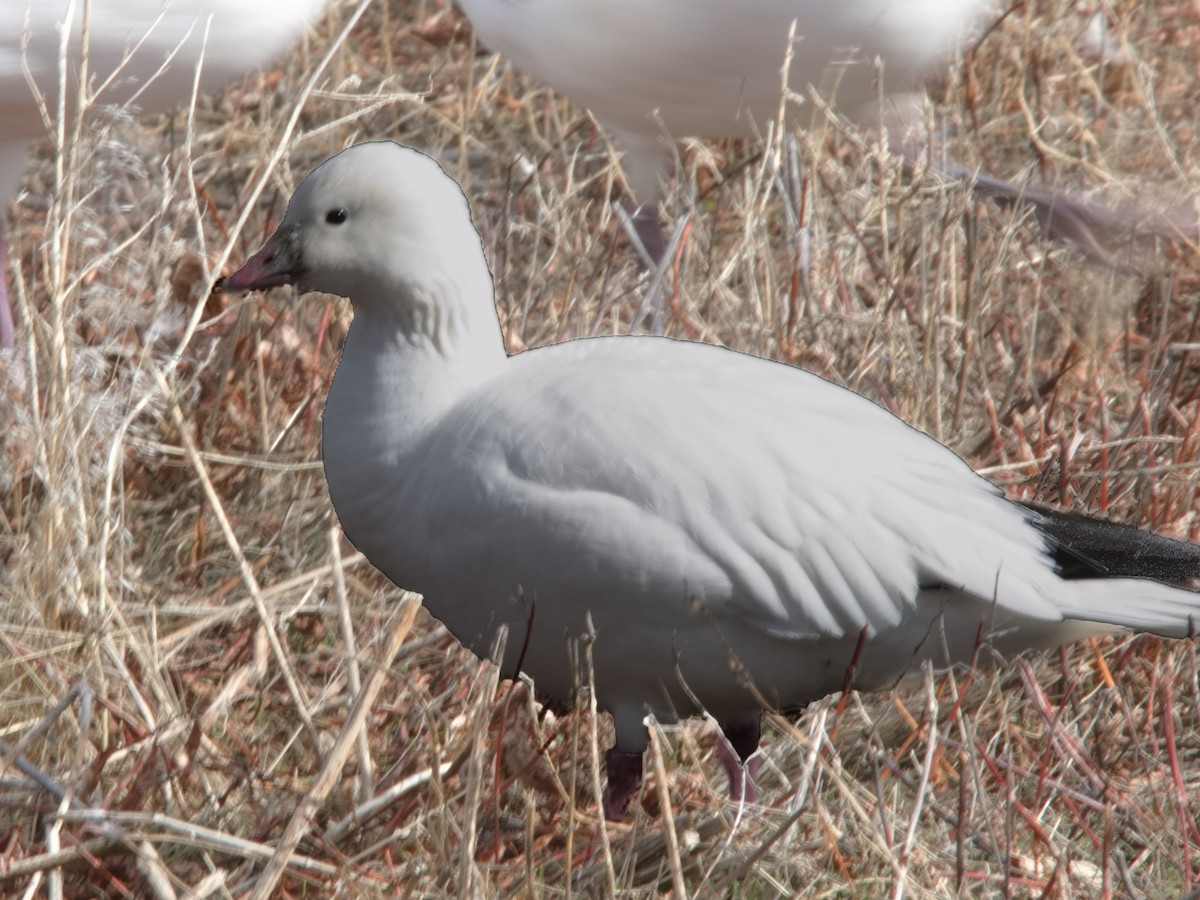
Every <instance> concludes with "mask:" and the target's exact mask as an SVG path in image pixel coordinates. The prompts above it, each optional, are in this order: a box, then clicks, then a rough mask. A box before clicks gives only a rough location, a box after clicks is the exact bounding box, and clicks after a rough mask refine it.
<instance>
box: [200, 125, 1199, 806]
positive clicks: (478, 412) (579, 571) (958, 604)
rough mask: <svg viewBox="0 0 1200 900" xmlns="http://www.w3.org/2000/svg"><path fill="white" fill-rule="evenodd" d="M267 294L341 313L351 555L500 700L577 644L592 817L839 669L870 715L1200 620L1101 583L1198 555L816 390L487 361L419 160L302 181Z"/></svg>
mask: <svg viewBox="0 0 1200 900" xmlns="http://www.w3.org/2000/svg"><path fill="white" fill-rule="evenodd" d="M284 284H295V285H297V287H298V289H299V290H300V291H301V292H304V291H325V292H328V293H332V294H339V295H341V296H344V297H348V298H350V300H351V302H352V303H353V306H354V313H355V315H354V320H353V324H352V325H351V327H350V331H349V334H348V335H347V338H346V346H345V350H344V353H343V356H342V361H341V364H340V366H339V367H338V370H337V374H336V376H335V377H334V380H333V384H332V386H331V388H330V391H329V399H328V403H327V404H326V407H325V419H324V446H323V455H324V465H325V474H326V478H327V479H328V482H329V494H330V497H331V498H332V500H333V504H334V507H335V509H336V510H337V514H338V517H339V518H340V520H341V523H342V526H343V528H344V529H345V532H346V534H347V536H348V537H349V538H350V540H351V541H352V542H353V543H354V544H355V546H357V547H358V548H359V549H360V550H362V551H363V552H364V553H365V554H366V555H367V557H368V558H369V559H370V560H371V562H372V563H374V564H375V565H376V566H377V567H378V568H379V569H381V570H382V571H383V572H384V573H385V574H387V575H388V577H389V578H391V579H392V580H393V581H394V582H395V583H396V584H398V585H402V586H404V587H406V588H410V589H413V590H417V591H421V592H422V593H423V594H424V596H425V602H426V604H427V606H428V608H429V610H430V612H431V613H433V615H435V616H436V617H437V618H439V619H440V620H441V621H442V622H444V623H445V624H446V626H447V627H448V628H449V629H450V631H451V632H453V633H454V635H455V636H456V637H457V638H458V639H459V640H461V641H462V642H463V643H464V644H465V645H467V646H468V647H470V648H471V649H472V650H474V651H475V652H476V653H478V654H479V655H481V656H487V655H488V654H489V653H490V652H491V650H492V647H493V642H494V641H495V639H496V635H497V631H498V629H499V628H500V627H501V626H504V627H506V628H507V630H508V636H507V643H506V644H505V647H504V653H503V659H502V661H501V665H502V667H503V671H504V673H505V674H507V675H510V676H511V675H513V674H514V673H515V671H516V669H517V667H518V665H519V666H520V667H521V669H523V670H524V671H525V672H526V673H528V674H529V675H530V676H531V677H532V678H533V680H534V683H535V685H536V687H537V688H538V689H539V691H540V692H541V693H542V694H543V695H546V696H549V697H551V698H555V699H557V700H560V701H561V700H566V699H567V698H568V697H569V696H570V694H571V692H572V689H573V686H574V685H576V684H578V683H580V682H579V681H578V680H577V676H578V673H577V672H575V671H574V670H573V668H572V663H571V658H572V657H571V655H570V653H569V647H568V643H569V642H570V641H572V640H577V639H581V638H584V637H585V636H587V635H589V634H594V644H593V656H594V665H595V678H596V697H597V701H598V703H599V705H600V706H601V707H602V708H604V709H606V710H608V711H610V712H611V713H612V715H613V719H614V721H615V724H616V735H617V737H616V746H615V747H614V748H613V749H612V750H610V751H609V754H608V760H607V772H608V785H607V788H606V791H605V811H606V813H607V814H608V815H609V816H610V817H620V816H621V815H623V814H624V812H625V810H626V806H627V804H628V802H629V800H630V797H631V796H632V795H633V793H634V792H635V791H636V790H637V788H638V786H639V785H640V782H641V769H642V751H643V749H644V748H645V746H646V739H647V738H646V731H645V727H644V724H643V718H644V716H645V715H646V714H647V713H648V712H649V713H653V714H654V715H655V716H657V717H658V718H659V719H660V720H667V721H670V720H675V719H676V718H679V717H684V716H691V715H695V714H697V713H699V712H700V711H701V710H707V711H708V712H710V713H711V714H712V715H713V716H714V717H715V718H716V720H717V721H718V722H719V723H720V724H721V727H722V728H723V729H724V731H725V734H726V736H727V737H728V738H729V739H730V741H731V743H732V746H733V748H734V750H736V752H737V755H738V757H739V758H740V759H741V760H745V759H746V758H747V757H749V755H750V754H751V753H753V752H754V750H755V749H756V747H757V744H758V722H759V715H760V707H761V705H762V704H763V703H766V704H770V705H771V706H772V707H776V708H780V709H793V708H798V707H801V706H803V705H804V704H806V703H808V702H810V701H812V700H814V699H817V698H819V697H823V696H825V695H827V694H829V693H831V692H833V691H837V690H839V689H841V688H842V687H843V682H844V681H845V680H846V679H847V672H848V671H849V670H850V667H851V663H852V661H855V662H856V667H855V668H854V669H853V679H852V683H853V684H854V685H855V686H857V687H860V688H880V687H884V686H888V685H891V684H893V683H894V682H895V681H896V680H897V679H898V678H900V677H902V676H903V675H905V674H906V673H908V672H910V671H911V670H913V669H914V667H919V666H920V665H921V664H922V663H923V662H924V661H926V660H929V661H931V662H933V663H934V664H935V665H938V666H942V665H946V664H950V663H955V662H961V661H964V660H969V659H971V657H972V655H973V653H974V651H975V649H976V642H977V638H978V635H979V634H980V631H981V629H982V631H983V633H984V634H985V636H986V638H987V639H988V640H989V641H990V642H991V643H992V644H993V645H994V646H995V647H997V648H998V649H1000V650H1001V651H1017V650H1021V649H1024V648H1026V647H1031V646H1038V647H1044V646H1053V645H1056V644H1059V643H1062V642H1066V641H1070V640H1073V639H1076V638H1078V637H1079V636H1081V635H1084V634H1094V633H1101V632H1109V631H1114V630H1118V629H1122V628H1131V629H1139V630H1146V631H1151V632H1154V633H1157V634H1163V635H1173V636H1183V635H1186V634H1188V633H1190V631H1191V630H1192V625H1191V618H1192V617H1194V616H1196V615H1197V613H1200V596H1198V595H1196V594H1194V593H1191V592H1190V591H1186V590H1182V589H1179V588H1176V587H1169V586H1165V585H1163V584H1159V583H1156V582H1153V581H1148V580H1143V579H1139V578H1130V577H1121V578H1108V579H1105V578H1102V577H1101V576H1102V575H1103V574H1126V575H1130V574H1139V573H1142V572H1149V573H1153V574H1159V575H1163V576H1165V577H1173V578H1175V577H1185V576H1188V575H1193V574H1196V573H1197V572H1198V571H1200V553H1198V548H1197V547H1195V546H1194V545H1191V544H1186V543H1183V542H1175V541H1170V540H1168V539H1166V538H1160V537H1157V536H1155V535H1151V534H1149V533H1146V532H1140V531H1138V530H1136V529H1133V528H1128V527H1123V526H1117V525H1109V524H1108V523H1098V522H1095V521H1094V520H1088V519H1082V518H1079V517H1067V516H1062V515H1055V514H1051V513H1045V512H1038V511H1034V510H1030V509H1027V508H1025V507H1022V506H1019V505H1017V504H1015V503H1012V502H1009V501H1008V500H1006V499H1005V497H1004V496H1003V494H1002V493H1001V492H1000V490H999V489H997V488H996V487H995V486H994V485H992V484H991V483H990V482H988V481H986V480H984V479H983V478H981V477H979V476H978V475H976V474H975V473H974V472H972V471H971V469H970V468H969V467H968V466H967V465H966V464H965V463H964V462H963V461H962V460H961V459H960V458H959V457H958V456H956V455H955V454H954V453H953V452H952V451H950V450H949V449H947V448H946V447H944V446H942V445H941V444H939V443H938V442H937V441H935V440H933V439H932V438H930V437H928V436H926V435H925V434H923V433H921V432H919V431H917V430H916V429H914V428H912V427H910V426H908V425H906V424H905V423H904V422H902V421H901V420H900V419H898V418H896V417H895V416H894V415H892V414H891V413H889V412H888V411H886V410H884V409H883V408H881V407H880V406H877V405H876V404H874V403H872V402H871V401H869V400H867V399H864V398H863V397H860V396H858V395H856V394H854V393H852V392H851V391H848V390H845V389H843V388H840V387H837V386H835V385H833V384H830V383H829V382H827V381H824V380H822V379H821V378H818V377H817V376H815V375H812V374H810V373H807V372H804V371H801V370H799V369H795V368H792V367H789V366H786V365H782V364H779V363H774V362H769V361H767V360H763V359H758V358H756V357H753V356H748V355H745V354H741V353H735V352H733V351H730V350H725V349H721V348H718V347H712V346H707V345H703V344H697V343H689V342H684V341H676V340H671V339H667V338H657V337H605V338H593V339H584V340H574V341H567V342H565V343H562V344H558V345H555V346H551V347H545V348H541V349H537V350H530V351H528V352H525V353H520V354H518V355H516V356H512V357H508V356H506V355H505V351H504V345H503V342H502V339H501V334H500V329H499V327H498V323H497V319H496V315H495V308H494V306H493V297H492V280H491V275H490V273H489V271H488V267H487V264H486V262H485V260H484V255H483V252H482V249H481V247H480V241H479V236H478V234H477V233H476V232H475V230H474V229H473V227H472V224H471V216H470V210H469V207H468V205H467V202H466V199H465V198H464V197H463V194H462V191H461V190H460V189H459V187H458V185H457V184H455V183H454V181H453V180H452V179H451V178H450V177H449V176H448V175H446V174H445V173H444V172H443V171H442V170H441V169H440V168H439V166H438V165H437V163H435V162H434V161H433V160H432V159H430V158H428V157H426V156H424V155H422V154H421V153H419V152H417V151H415V150H411V149H408V148H405V147H401V146H399V145H397V144H393V143H387V142H382V143H368V144H360V145H358V146H355V147H351V148H350V149H348V150H345V151H343V152H342V153H340V154H338V155H337V156H334V157H333V158H332V159H330V160H328V161H326V162H325V163H323V164H322V165H320V166H319V167H318V168H316V169H315V170H314V171H313V172H312V173H311V174H310V175H309V176H308V177H307V178H306V179H305V180H304V182H303V183H302V184H301V185H300V187H299V188H298V189H297V190H296V193H295V195H294V196H293V197H292V199H291V202H290V203H289V205H288V208H287V212H286V214H285V216H284V218H283V221H282V222H281V224H280V226H279V228H278V230H277V231H276V232H275V233H274V234H273V235H272V236H271V238H270V239H269V240H268V241H267V243H266V244H265V245H264V246H263V248H262V249H261V250H260V251H259V252H258V253H256V254H255V255H254V256H253V257H252V258H251V259H250V260H248V261H247V262H246V263H245V265H244V266H242V268H241V269H239V270H238V271H237V272H236V273H235V274H233V275H232V276H230V277H229V278H228V279H227V281H226V282H225V284H224V286H223V289H225V290H260V289H266V288H270V287H275V286H279V285H284ZM1064 542H1065V543H1064ZM1089 553H1095V554H1096V555H1101V554H1102V555H1103V558H1102V559H1101V560H1099V561H1097V560H1096V559H1094V558H1089V556H1088V554H1089ZM1106 565H1110V566H1111V569H1109V570H1107V571H1106V570H1105V568H1104V567H1105V566H1106ZM860 642H861V646H860ZM947 652H948V654H949V655H946V654H947ZM726 754H727V755H728V750H726ZM729 758H730V759H732V757H729ZM727 764H728V765H729V769H730V774H731V788H732V789H733V790H735V791H736V790H739V787H738V784H739V778H738V776H739V771H740V770H739V767H738V766H736V765H735V764H732V763H727Z"/></svg>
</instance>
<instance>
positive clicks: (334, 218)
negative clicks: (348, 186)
mask: <svg viewBox="0 0 1200 900" xmlns="http://www.w3.org/2000/svg"><path fill="white" fill-rule="evenodd" d="M325 221H326V222H328V223H329V224H330V225H341V224H342V223H343V222H345V221H346V211H345V210H344V209H331V210H330V211H329V212H327V213H325Z"/></svg>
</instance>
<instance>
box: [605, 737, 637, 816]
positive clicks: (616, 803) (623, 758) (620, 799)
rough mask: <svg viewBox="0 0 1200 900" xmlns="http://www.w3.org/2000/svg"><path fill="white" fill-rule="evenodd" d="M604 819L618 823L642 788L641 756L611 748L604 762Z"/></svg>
mask: <svg viewBox="0 0 1200 900" xmlns="http://www.w3.org/2000/svg"><path fill="white" fill-rule="evenodd" d="M604 765H605V775H606V776H607V778H606V783H605V785H604V798H603V805H604V818H606V819H608V821H610V822H620V821H621V820H623V819H624V818H625V814H626V813H627V812H629V801H631V800H632V799H633V797H634V795H635V794H637V792H638V790H639V789H640V788H641V786H642V754H641V753H628V752H626V751H624V750H618V749H617V748H616V747H613V748H612V749H611V750H609V751H608V755H607V756H606V757H605V760H604Z"/></svg>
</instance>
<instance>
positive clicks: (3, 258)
mask: <svg viewBox="0 0 1200 900" xmlns="http://www.w3.org/2000/svg"><path fill="white" fill-rule="evenodd" d="M3 214H4V211H3V210H2V209H0V216H3ZM7 279H8V242H7V240H6V238H5V235H4V229H3V227H0V350H2V349H7V348H8V347H11V346H12V345H13V342H14V339H15V334H16V332H15V329H14V328H13V317H12V306H11V305H10V304H9V301H8V287H7V284H8V282H7Z"/></svg>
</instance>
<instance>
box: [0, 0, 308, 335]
mask: <svg viewBox="0 0 1200 900" xmlns="http://www.w3.org/2000/svg"><path fill="white" fill-rule="evenodd" d="M325 3H326V0H271V2H266V3H244V2H236V0H0V346H11V345H12V342H13V323H12V313H11V309H10V307H9V303H8V298H7V292H6V288H5V276H6V273H7V265H6V264H5V256H6V254H7V242H6V241H5V239H4V233H3V232H4V229H3V219H4V218H5V217H6V215H7V211H8V206H9V204H10V203H11V202H12V200H13V197H14V196H15V194H16V191H17V186H18V184H19V183H20V178H21V170H22V168H23V167H24V164H25V157H26V153H27V151H28V148H29V145H30V144H31V143H32V142H33V141H36V140H38V139H41V138H44V137H46V135H47V133H48V132H47V129H46V123H45V122H44V121H43V118H42V113H41V108H40V106H39V104H38V96H37V95H38V94H41V95H42V96H43V98H44V100H45V103H46V105H47V106H46V108H47V109H48V110H49V114H50V116H53V115H54V113H55V109H56V104H57V102H58V100H57V98H58V85H59V69H60V64H59V56H60V43H61V29H62V27H63V26H64V24H66V23H68V22H69V23H70V26H69V27H70V33H71V35H72V36H73V37H72V43H71V47H70V50H69V52H68V61H69V64H70V65H69V71H68V78H74V79H78V77H79V65H80V51H81V43H82V41H81V32H82V28H83V19H84V14H85V7H87V12H88V15H89V22H88V40H87V74H88V83H89V85H91V87H92V89H93V90H96V89H97V88H100V90H99V91H98V94H97V96H96V100H95V102H96V104H99V105H109V104H122V103H126V102H132V103H133V104H134V105H135V106H136V108H138V109H140V110H142V111H145V112H160V111H162V110H165V109H168V108H169V107H171V106H173V105H175V104H178V103H180V102H182V101H183V100H185V99H187V98H188V97H190V96H191V95H192V91H193V88H194V83H195V80H196V71H197V67H198V66H199V68H200V76H201V77H200V89H201V90H209V89H212V88H213V87H216V86H220V85H222V84H224V83H225V82H228V81H230V80H231V79H233V78H236V77H239V76H242V75H245V74H247V73H249V72H251V71H253V70H255V69H257V68H258V67H259V66H261V65H262V64H263V63H265V62H267V61H269V60H271V59H273V58H274V57H276V56H278V55H279V53H280V52H282V50H283V49H284V48H285V47H286V46H287V45H288V43H290V42H291V41H292V40H294V39H295V38H296V37H298V36H299V34H300V32H301V31H302V30H303V29H304V28H305V27H306V26H307V25H308V24H309V23H311V22H312V21H313V20H314V19H315V18H316V16H317V14H318V13H319V12H320V11H321V9H323V8H324V6H325ZM31 81H32V83H33V84H32V85H31V84H30V82H31ZM76 86H77V85H76V84H72V85H71V87H72V89H74V88H75V87H76ZM35 88H36V92H37V93H35Z"/></svg>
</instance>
